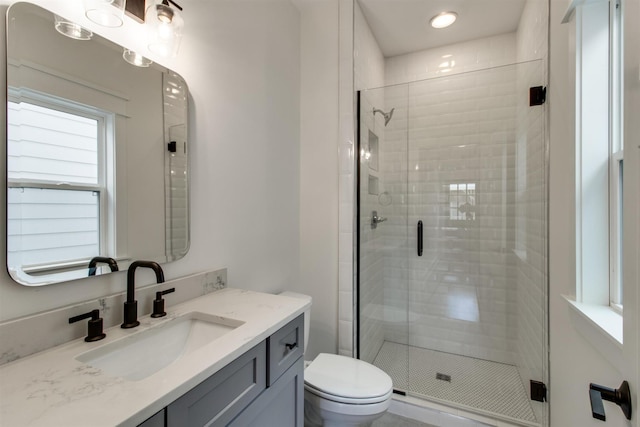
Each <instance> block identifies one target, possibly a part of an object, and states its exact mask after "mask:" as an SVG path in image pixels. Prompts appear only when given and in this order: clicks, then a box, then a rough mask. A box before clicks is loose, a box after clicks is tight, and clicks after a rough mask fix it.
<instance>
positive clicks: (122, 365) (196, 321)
mask: <svg viewBox="0 0 640 427" xmlns="http://www.w3.org/2000/svg"><path fill="white" fill-rule="evenodd" d="M243 323H244V322H242V321H239V320H235V319H229V318H225V317H218V316H212V315H209V314H204V313H200V312H191V313H187V314H184V315H182V316H180V317H177V318H175V319H173V320H170V321H168V322H165V323H164V324H162V325H158V326H156V327H151V328H149V329H146V330H144V331H141V332H139V333H136V334H133V335H130V336H127V337H124V338H120V339H118V340H116V341H113V342H111V343H108V344H105V345H103V346H101V347H98V348H96V349H94V350H90V351H87V352H85V353H82V354H80V355H78V356H77V357H76V360H78V361H80V362H83V363H86V364H87V365H89V366H93V367H94V368H98V369H101V370H102V371H104V372H105V373H107V374H109V375H113V376H116V377H121V378H125V379H127V380H131V381H138V380H141V379H144V378H146V377H148V376H150V375H152V374H154V373H156V372H158V371H159V370H161V369H163V368H164V367H166V366H168V365H170V364H171V363H173V362H175V361H176V360H178V359H180V358H181V357H183V356H184V355H186V354H189V353H191V352H193V351H195V350H197V349H199V348H200V347H202V346H205V345H207V344H209V343H210V342H212V341H214V340H215V339H217V338H220V337H221V336H223V335H225V334H227V333H228V332H231V331H232V330H234V329H235V328H237V327H238V326H240V325H242V324H243Z"/></svg>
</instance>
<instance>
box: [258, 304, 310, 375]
mask: <svg viewBox="0 0 640 427" xmlns="http://www.w3.org/2000/svg"><path fill="white" fill-rule="evenodd" d="M303 347H304V315H303V314H301V315H300V316H298V317H297V318H295V319H294V320H292V321H291V322H289V323H288V324H287V325H286V326H284V327H282V328H281V329H280V330H278V331H277V332H276V333H274V334H273V335H271V336H270V337H269V339H268V340H267V352H268V355H269V356H268V364H269V369H268V370H267V386H271V385H272V384H273V383H274V382H275V381H276V380H277V379H278V378H280V376H281V375H282V374H283V373H284V372H285V371H286V370H287V369H288V368H289V366H291V365H293V363H294V362H295V361H296V360H298V359H299V358H300V357H301V356H302V350H303Z"/></svg>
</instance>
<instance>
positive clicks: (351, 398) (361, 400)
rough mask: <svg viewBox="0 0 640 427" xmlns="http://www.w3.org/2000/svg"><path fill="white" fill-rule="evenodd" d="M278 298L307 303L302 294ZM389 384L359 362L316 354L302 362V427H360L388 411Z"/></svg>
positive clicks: (306, 333)
mask: <svg viewBox="0 0 640 427" xmlns="http://www.w3.org/2000/svg"><path fill="white" fill-rule="evenodd" d="M281 295H283V296H288V297H292V298H303V299H306V300H309V301H310V300H311V297H309V296H307V295H302V294H295V293H291V292H284V293H282V294H281ZM309 311H310V310H307V311H305V313H304V329H305V331H304V343H305V347H304V349H306V348H307V347H306V346H307V343H308V336H309V314H310V313H309ZM392 393H393V383H392V381H391V378H390V377H389V375H387V374H386V373H385V372H384V371H382V370H381V369H379V368H377V367H375V366H373V365H371V364H370V363H367V362H364V361H362V360H358V359H353V358H351V357H346V356H339V355H336V354H328V353H320V354H319V355H318V356H317V357H316V358H315V359H314V360H313V361H311V362H305V370H304V418H305V427H318V426H325V427H339V426H340V427H347V426H349V427H351V426H353V427H356V426H357V427H364V426H368V425H370V424H371V423H372V422H373V421H374V420H375V419H376V418H379V417H381V416H382V415H383V414H384V413H385V411H386V410H387V409H388V408H389V405H390V403H391V395H392Z"/></svg>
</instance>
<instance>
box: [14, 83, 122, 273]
mask: <svg viewBox="0 0 640 427" xmlns="http://www.w3.org/2000/svg"><path fill="white" fill-rule="evenodd" d="M7 102H8V103H16V104H20V103H27V104H32V105H36V106H39V107H42V108H46V109H50V110H54V111H59V112H63V113H66V114H71V115H76V116H79V117H84V118H87V119H90V120H95V121H96V123H97V132H96V144H97V147H96V150H97V152H96V156H97V176H96V184H76V183H67V182H65V183H58V182H55V181H47V180H36V179H33V180H29V179H10V178H9V177H8V170H7V188H43V189H53V190H56V189H58V190H72V191H93V192H96V193H97V194H98V240H99V242H98V250H99V254H97V255H101V256H103V255H104V254H108V253H110V252H112V251H113V248H114V246H115V243H114V235H115V234H114V233H113V232H109V230H110V229H112V227H110V224H112V223H114V215H115V209H114V207H115V206H114V202H113V201H114V200H115V198H114V197H113V194H112V193H113V189H114V186H115V183H114V182H112V177H110V175H113V174H109V173H108V171H107V170H108V165H109V164H110V163H112V160H111V159H112V158H113V155H112V154H111V155H110V154H109V151H110V149H109V147H113V141H114V139H115V136H114V135H115V118H114V115H113V113H109V112H106V111H103V110H100V109H97V108H95V107H90V106H86V105H84V104H80V103H77V102H74V101H69V100H67V99H63V98H60V97H57V96H54V95H50V94H46V93H42V92H39V91H35V90H32V89H25V88H21V89H19V90H18V89H15V88H11V87H10V88H9V89H8V94H7ZM112 149H113V148H111V150H112ZM88 261H89V259H78V260H58V261H54V262H50V263H44V264H34V265H23V266H22V269H23V271H24V272H25V273H27V274H36V275H40V274H51V273H56V272H58V271H61V270H62V271H64V270H67V269H68V268H77V267H78V266H82V265H85V264H86V263H87V262H88Z"/></svg>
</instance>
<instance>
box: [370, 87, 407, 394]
mask: <svg viewBox="0 0 640 427" xmlns="http://www.w3.org/2000/svg"><path fill="white" fill-rule="evenodd" d="M407 95H408V87H407V86H406V85H402V86H394V87H389V88H380V89H372V90H366V91H362V92H361V93H360V123H359V125H360V127H359V136H360V140H359V143H360V177H359V178H360V188H359V219H360V227H359V304H360V307H359V322H360V323H359V349H360V352H359V355H360V359H362V360H365V361H367V362H369V363H373V364H374V365H376V366H378V367H380V368H381V369H383V370H384V371H385V372H387V373H388V374H389V375H390V376H391V377H392V379H393V385H394V388H395V389H397V390H406V389H407V385H408V370H407V368H408V347H407V343H408V339H409V335H408V318H407V316H408V311H407V301H408V293H407V291H408V280H409V273H410V270H409V269H408V268H407V264H408V262H409V252H410V251H415V248H414V247H411V249H410V248H409V247H408V242H409V239H408V235H407V234H408V233H409V229H408V227H407V214H408V205H407V101H408V97H407ZM389 105H391V107H390V106H389ZM392 108H393V110H392Z"/></svg>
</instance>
